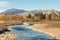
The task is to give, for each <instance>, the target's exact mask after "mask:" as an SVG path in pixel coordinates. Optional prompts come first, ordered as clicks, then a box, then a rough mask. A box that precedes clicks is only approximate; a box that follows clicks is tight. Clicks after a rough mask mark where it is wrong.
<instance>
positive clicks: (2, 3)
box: [0, 1, 9, 7]
mask: <svg viewBox="0 0 60 40" xmlns="http://www.w3.org/2000/svg"><path fill="white" fill-rule="evenodd" d="M8 5H9V2H8V1H0V7H6V6H8Z"/></svg>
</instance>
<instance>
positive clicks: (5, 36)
mask: <svg viewBox="0 0 60 40" xmlns="http://www.w3.org/2000/svg"><path fill="white" fill-rule="evenodd" d="M0 40H17V35H15V34H12V33H11V32H5V33H2V34H0Z"/></svg>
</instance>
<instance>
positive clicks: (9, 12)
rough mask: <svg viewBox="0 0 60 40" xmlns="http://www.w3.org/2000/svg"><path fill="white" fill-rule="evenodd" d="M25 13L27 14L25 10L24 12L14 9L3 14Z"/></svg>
mask: <svg viewBox="0 0 60 40" xmlns="http://www.w3.org/2000/svg"><path fill="white" fill-rule="evenodd" d="M23 12H26V11H25V10H22V9H20V10H19V9H15V8H12V9H8V10H5V11H4V12H2V13H1V14H10V15H12V14H16V15H17V14H20V13H23Z"/></svg>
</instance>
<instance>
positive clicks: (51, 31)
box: [27, 24, 60, 40]
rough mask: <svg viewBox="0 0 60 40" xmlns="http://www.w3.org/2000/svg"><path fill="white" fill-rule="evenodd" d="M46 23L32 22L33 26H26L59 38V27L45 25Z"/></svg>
mask: <svg viewBox="0 0 60 40" xmlns="http://www.w3.org/2000/svg"><path fill="white" fill-rule="evenodd" d="M47 26H48V24H34V25H33V26H29V27H28V26H27V28H29V29H32V30H35V31H38V32H43V33H46V34H49V35H51V36H53V37H55V38H56V39H59V40H60V28H58V27H49V26H48V27H47Z"/></svg>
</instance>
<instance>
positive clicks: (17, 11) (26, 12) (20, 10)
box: [0, 8, 59, 15]
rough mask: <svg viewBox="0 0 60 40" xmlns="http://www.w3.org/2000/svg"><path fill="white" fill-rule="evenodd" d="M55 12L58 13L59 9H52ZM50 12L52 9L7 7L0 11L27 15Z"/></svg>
mask: <svg viewBox="0 0 60 40" xmlns="http://www.w3.org/2000/svg"><path fill="white" fill-rule="evenodd" d="M53 11H54V12H55V13H56V14H57V13H59V11H56V10H53ZM51 12H52V10H34V11H26V10H22V9H15V8H12V9H8V10H5V11H4V12H2V13H0V14H9V15H13V14H15V15H27V14H36V13H44V14H45V13H48V14H50V13H51Z"/></svg>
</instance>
